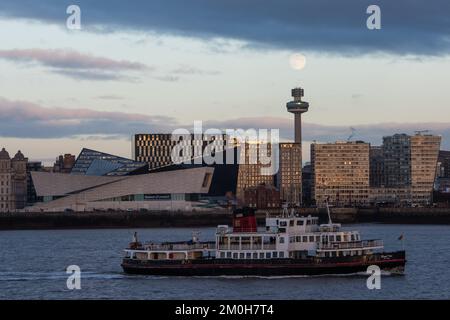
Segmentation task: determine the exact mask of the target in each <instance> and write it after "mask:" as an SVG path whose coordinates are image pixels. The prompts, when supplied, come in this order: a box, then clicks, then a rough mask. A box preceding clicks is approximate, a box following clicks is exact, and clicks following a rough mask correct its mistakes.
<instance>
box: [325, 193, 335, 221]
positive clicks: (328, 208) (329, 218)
mask: <svg viewBox="0 0 450 320" xmlns="http://www.w3.org/2000/svg"><path fill="white" fill-rule="evenodd" d="M325 204H326V206H327V213H328V224H330V225H331V224H332V223H333V222H332V221H331V213H330V206H329V204H328V198H327V199H326V200H325Z"/></svg>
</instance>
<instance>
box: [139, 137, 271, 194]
mask: <svg viewBox="0 0 450 320" xmlns="http://www.w3.org/2000/svg"><path fill="white" fill-rule="evenodd" d="M132 140H133V142H132V143H133V147H132V149H133V151H132V152H133V157H134V159H135V160H136V161H142V162H147V163H148V165H149V168H150V171H161V170H175V169H177V168H180V167H183V168H191V167H198V166H213V167H214V168H215V170H214V177H213V183H212V186H211V189H210V195H211V196H212V195H214V196H219V193H220V196H224V195H225V193H230V192H231V193H233V196H236V197H237V198H238V199H239V200H240V201H243V199H244V191H245V189H247V188H250V187H256V186H258V185H260V184H265V185H268V186H269V185H274V175H273V174H270V175H267V174H266V173H265V172H264V167H268V166H270V165H267V164H265V163H263V161H261V159H260V157H259V154H260V147H261V145H262V144H263V142H257V141H248V142H245V143H242V142H239V141H238V140H237V139H234V138H229V137H227V136H226V135H225V134H224V135H222V136H221V139H217V140H216V139H215V138H213V137H207V136H205V135H201V137H198V136H195V135H194V134H190V135H188V136H186V137H184V136H183V137H182V139H179V140H175V141H173V140H172V135H171V134H161V133H159V134H158V133H153V134H152V133H150V134H136V135H134V136H133V138H132ZM264 145H265V146H266V147H267V153H266V156H267V157H272V153H271V146H270V144H266V143H264ZM175 146H177V148H179V150H183V151H187V152H184V153H183V152H180V153H177V156H178V159H177V162H174V161H173V159H172V152H173V150H174V147H175ZM215 147H217V149H215ZM206 148H210V149H209V150H207V149H206ZM216 151H217V152H216ZM202 155H206V156H208V155H210V156H211V157H215V158H216V159H217V162H215V163H210V162H206V161H205V158H201V156H202ZM230 159H231V160H230ZM230 161H231V162H232V163H230ZM179 162H186V163H179ZM227 172H228V174H227ZM231 180H233V181H231ZM219 185H223V186H226V190H225V189H224V188H219V187H218V186H219Z"/></svg>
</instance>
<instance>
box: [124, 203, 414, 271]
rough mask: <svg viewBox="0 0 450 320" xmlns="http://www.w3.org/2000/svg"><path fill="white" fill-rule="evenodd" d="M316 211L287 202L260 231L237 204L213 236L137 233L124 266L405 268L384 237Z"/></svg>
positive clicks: (251, 216) (153, 268)
mask: <svg viewBox="0 0 450 320" xmlns="http://www.w3.org/2000/svg"><path fill="white" fill-rule="evenodd" d="M327 209H328V220H329V221H328V223H327V224H320V225H319V223H318V222H319V221H318V218H317V217H312V216H300V215H299V214H296V213H295V212H294V211H293V210H291V212H289V211H288V210H287V209H286V208H285V209H284V210H283V214H281V215H279V216H273V217H271V216H269V215H268V216H267V217H266V220H265V222H266V223H265V230H263V231H258V230H257V224H256V217H255V210H254V209H252V208H243V209H237V210H235V211H234V213H233V226H232V227H229V226H227V225H219V226H218V227H217V230H216V234H215V241H209V242H202V241H200V240H199V238H198V234H197V233H194V234H193V237H192V239H191V240H189V241H185V242H165V243H158V244H155V243H145V244H143V243H140V242H139V241H138V239H137V234H136V233H135V235H134V239H133V242H131V243H130V244H129V246H128V248H127V249H126V250H125V256H124V258H123V261H122V268H123V270H124V272H126V273H130V274H148V275H168V276H264V277H266V276H269V277H270V276H296V275H323V274H330V275H331V274H352V273H358V272H366V270H367V268H368V267H369V266H371V265H376V266H378V267H379V268H380V269H381V270H386V271H390V272H392V273H400V274H401V273H403V272H404V268H405V264H406V258H405V251H404V250H400V251H395V252H383V248H384V247H383V241H382V240H363V239H361V236H360V234H359V232H358V231H347V230H342V229H341V225H340V224H337V223H332V221H331V216H330V211H329V208H328V206H327Z"/></svg>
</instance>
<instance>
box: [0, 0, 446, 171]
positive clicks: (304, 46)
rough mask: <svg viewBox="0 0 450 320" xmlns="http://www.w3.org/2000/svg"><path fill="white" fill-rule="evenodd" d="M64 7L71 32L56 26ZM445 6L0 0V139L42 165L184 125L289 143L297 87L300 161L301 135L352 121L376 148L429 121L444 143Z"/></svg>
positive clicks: (335, 132)
mask: <svg viewBox="0 0 450 320" xmlns="http://www.w3.org/2000/svg"><path fill="white" fill-rule="evenodd" d="M71 4H76V5H78V6H79V7H80V9H81V30H70V29H68V28H67V26H66V20H67V18H68V17H69V14H67V13H66V9H67V7H68V6H69V5H71ZM371 4H376V5H378V6H379V7H380V9H381V29H379V30H369V29H368V28H367V26H366V20H367V18H368V17H369V14H367V13H366V10H367V7H368V6H369V5H371ZM448 12H450V2H449V1H446V0H442V1H441V0H434V1H426V2H425V1H416V0H397V1H376V0H374V1H365V0H341V1H323V0H314V1H313V0H311V1H300V0H295V1H288V0H285V1H264V2H262V1H257V0H240V1H236V0H228V1H222V0H215V1H207V0H202V1H200V0H190V1H181V0H164V1H156V0H153V1H138V0H135V1H132V2H130V1H118V0H109V1H106V0H94V1H93V0H90V1H89V0H78V1H76V0H71V1H65V0H40V1H34V0H22V1H13V0H2V3H1V5H0V39H1V41H0V68H1V73H0V147H6V149H7V150H8V151H9V152H10V154H14V153H15V152H16V151H17V150H19V149H20V150H21V151H22V152H23V153H24V154H25V155H26V156H27V157H28V158H29V159H30V160H39V161H44V162H45V163H47V164H49V163H51V162H53V161H54V159H55V158H56V157H57V156H58V155H59V154H64V153H72V154H78V153H79V152H80V150H81V148H83V147H87V148H92V149H96V150H99V151H104V152H108V153H113V154H117V155H120V156H125V157H131V142H130V137H131V135H132V134H135V133H148V132H172V131H173V130H174V129H176V128H187V129H191V128H192V126H193V122H194V121H203V123H204V128H210V127H212V128H223V129H225V128H229V129H233V128H243V129H249V128H255V129H258V128H264V129H280V133H281V137H282V139H283V140H286V141H289V140H292V139H293V116H292V115H291V114H289V113H287V112H286V106H285V105H286V102H287V101H289V100H290V99H291V97H290V90H291V88H293V87H297V86H301V87H303V88H304V89H305V97H304V99H305V100H306V101H308V102H309V103H310V109H309V112H308V113H305V114H304V115H303V121H304V126H303V138H304V140H305V143H304V145H303V149H304V150H303V153H304V158H305V159H306V160H307V159H309V144H310V143H311V142H312V141H323V142H329V141H336V140H346V139H347V138H348V137H349V136H350V135H351V133H352V129H351V128H354V136H353V138H352V139H357V140H364V141H368V142H370V143H372V144H375V145H379V144H381V141H382V137H383V136H385V135H391V134H394V133H408V134H413V133H414V131H415V130H430V133H433V134H439V135H442V137H443V141H442V148H443V149H450V112H449V111H448V110H449V105H448V101H450V90H448V83H449V82H450V81H449V80H450V55H449V52H450V20H449V19H448ZM293 55H301V56H303V57H305V61H306V63H305V65H304V67H303V66H301V67H303V68H301V69H298V68H295V66H293V65H292V63H291V62H292V59H291V57H292V56H293Z"/></svg>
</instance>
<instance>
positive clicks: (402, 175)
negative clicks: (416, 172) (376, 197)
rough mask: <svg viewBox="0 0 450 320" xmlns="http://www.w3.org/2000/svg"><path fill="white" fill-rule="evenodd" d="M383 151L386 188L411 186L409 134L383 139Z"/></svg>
mask: <svg viewBox="0 0 450 320" xmlns="http://www.w3.org/2000/svg"><path fill="white" fill-rule="evenodd" d="M382 150H383V158H384V159H383V160H384V180H385V186H386V187H388V188H396V187H405V186H409V185H411V137H410V136H409V135H407V134H394V135H393V136H387V137H383V147H382Z"/></svg>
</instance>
